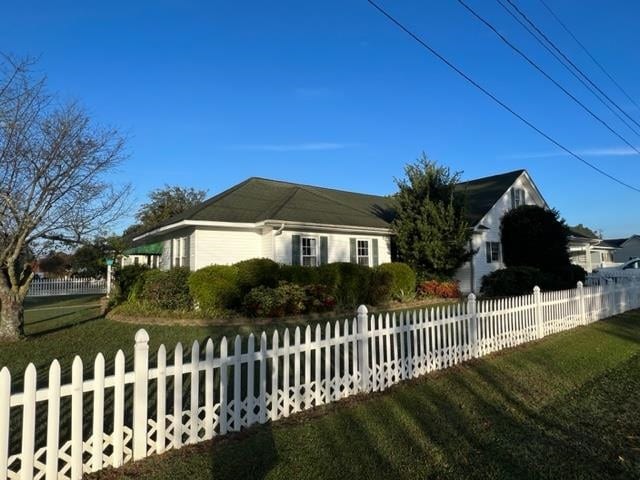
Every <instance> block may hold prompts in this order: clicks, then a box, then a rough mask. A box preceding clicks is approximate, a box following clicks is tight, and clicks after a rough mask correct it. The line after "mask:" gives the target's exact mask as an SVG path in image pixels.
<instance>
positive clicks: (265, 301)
mask: <svg viewBox="0 0 640 480" xmlns="http://www.w3.org/2000/svg"><path fill="white" fill-rule="evenodd" d="M305 298H306V295H305V291H304V289H303V288H302V287H301V286H300V285H296V284H293V283H288V282H280V284H279V285H278V286H277V287H276V288H271V287H264V286H261V287H256V288H254V289H253V290H251V291H250V292H249V293H248V294H247V295H246V296H245V298H244V304H243V306H244V311H245V313H246V314H247V315H248V316H251V317H283V316H285V315H297V314H299V313H302V312H303V311H304V309H305Z"/></svg>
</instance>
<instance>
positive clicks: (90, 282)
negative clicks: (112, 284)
mask: <svg viewBox="0 0 640 480" xmlns="http://www.w3.org/2000/svg"><path fill="white" fill-rule="evenodd" d="M106 293H107V280H106V279H104V278H99V279H96V278H43V279H34V280H33V281H32V282H31V285H30V286H29V292H27V296H28V297H50V296H55V295H101V294H106Z"/></svg>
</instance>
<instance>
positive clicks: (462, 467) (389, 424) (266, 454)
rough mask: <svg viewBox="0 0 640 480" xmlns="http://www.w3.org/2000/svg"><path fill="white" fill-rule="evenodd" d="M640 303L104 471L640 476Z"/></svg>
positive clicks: (207, 475) (212, 475)
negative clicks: (380, 389) (375, 390)
mask: <svg viewBox="0 0 640 480" xmlns="http://www.w3.org/2000/svg"><path fill="white" fill-rule="evenodd" d="M639 391H640V311H635V312H629V313H627V314H623V315H619V316H617V317H614V318H612V319H609V320H607V321H603V322H599V323H596V324H593V325H591V326H589V327H584V328H578V329H575V330H572V331H569V332H564V333H561V334H558V335H554V336H551V337H547V338H546V339H544V340H543V341H540V342H536V343H532V344H529V345H526V346H523V347H520V348H518V349H514V350H511V351H506V352H502V353H501V354H498V355H493V356H491V357H487V358H485V359H482V360H478V361H475V362H471V363H468V364H465V365H462V366H458V367H455V368H452V369H449V370H446V371H442V372H438V373H435V374H430V375H427V376H425V377H423V378H421V379H418V380H415V381H412V382H407V383H404V384H401V385H398V386H396V387H394V388H392V389H390V390H389V391H387V392H384V393H382V394H374V395H368V396H366V397H356V398H353V399H350V400H348V401H345V402H340V403H338V404H333V405H329V406H326V407H321V408H318V409H316V410H313V411H311V412H307V413H303V414H300V415H294V416H292V417H291V418H289V419H288V420H285V421H281V422H277V423H275V424H267V425H264V426H260V427H257V428H252V429H250V430H249V431H247V432H243V433H241V434H237V435H235V436H231V437H229V438H225V439H221V440H219V441H215V442H209V443H203V444H200V445H196V446H192V447H187V448H184V449H182V450H178V451H173V452H169V453H167V454H165V455H162V456H156V457H152V458H149V459H146V460H144V461H141V462H137V463H135V464H129V465H127V466H125V467H124V468H123V469H121V470H105V471H103V472H100V473H99V474H97V475H95V477H94V478H99V479H103V480H104V479H113V478H123V479H124V478H148V479H173V478H190V479H192V480H198V479H226V478H234V479H235V478H252V479H253V478H255V479H261V478H265V479H292V478H295V479H315V478H319V479H343V478H354V479H355V478H367V479H370V480H373V479H387V478H398V479H418V478H420V479H423V478H451V479H458V478H460V479H462V478H464V479H467V478H471V479H475V478H477V479H487V478H488V479H492V478H495V479H497V478H514V479H515V478H517V479H529V478H531V479H533V478H549V479H557V478H571V479H578V478H584V479H586V478H593V479H600V478H640V433H639V432H640V413H639V412H640V396H639V395H638V392H639Z"/></svg>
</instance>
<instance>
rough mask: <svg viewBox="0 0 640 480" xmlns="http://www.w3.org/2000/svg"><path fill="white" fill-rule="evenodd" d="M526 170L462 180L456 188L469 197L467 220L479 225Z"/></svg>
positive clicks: (471, 223)
mask: <svg viewBox="0 0 640 480" xmlns="http://www.w3.org/2000/svg"><path fill="white" fill-rule="evenodd" d="M524 172H525V170H515V171H513V172H507V173H501V174H499V175H492V176H490V177H484V178H478V179H476V180H469V181H467V182H461V183H459V184H458V185H457V188H456V190H457V191H458V192H461V193H463V194H464V195H466V197H467V220H468V221H469V224H470V225H474V226H475V225H477V224H478V222H480V220H482V219H483V218H484V216H485V215H486V214H487V213H489V211H490V210H491V209H492V208H493V206H494V205H495V204H496V202H497V201H498V200H500V198H501V197H502V195H504V193H505V192H506V191H507V190H508V189H509V187H511V185H513V183H514V182H515V181H516V180H517V179H518V177H519V176H520V175H522V174H523V173H524Z"/></svg>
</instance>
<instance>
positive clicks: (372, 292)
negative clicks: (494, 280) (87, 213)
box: [116, 259, 459, 317]
mask: <svg viewBox="0 0 640 480" xmlns="http://www.w3.org/2000/svg"><path fill="white" fill-rule="evenodd" d="M116 279H117V283H118V286H119V289H120V295H119V297H118V300H119V301H120V302H123V301H129V303H130V304H136V303H137V304H139V305H140V306H141V307H147V309H150V310H151V311H154V309H156V310H157V309H162V310H169V311H171V310H172V311H181V312H185V311H190V310H199V311H200V312H202V313H203V314H205V315H207V316H224V315H233V314H237V313H243V314H245V315H247V316H249V317H265V316H266V317H279V316H285V315H298V314H302V313H321V312H327V311H331V310H333V309H335V308H341V309H352V308H354V307H356V306H357V305H359V304H368V305H373V306H376V305H381V304H385V303H388V302H389V301H392V300H395V301H406V300H410V299H412V298H414V297H415V294H416V274H415V272H414V271H413V270H412V269H411V268H410V267H409V266H408V265H406V264H402V263H388V264H382V265H380V266H378V267H375V268H369V267H366V266H362V265H357V264H352V263H332V264H327V265H322V266H319V267H303V266H290V265H278V264H276V263H275V262H273V261H271V260H268V259H251V260H246V261H243V262H239V263H236V264H234V265H211V266H208V267H205V268H202V269H200V270H197V271H194V272H189V271H188V270H187V269H183V268H177V269H172V270H168V271H160V270H149V269H147V268H143V267H138V266H133V265H132V266H127V267H124V268H122V269H120V271H119V272H118V273H117V276H116ZM454 285H455V284H454ZM454 291H456V292H458V295H459V291H458V290H457V286H456V288H452V289H450V290H447V289H446V288H444V289H443V288H441V289H439V290H433V291H429V292H428V294H429V296H436V295H438V293H446V294H447V297H448V298H451V297H453V296H454V295H453V293H452V292H454ZM422 293H424V292H422Z"/></svg>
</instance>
